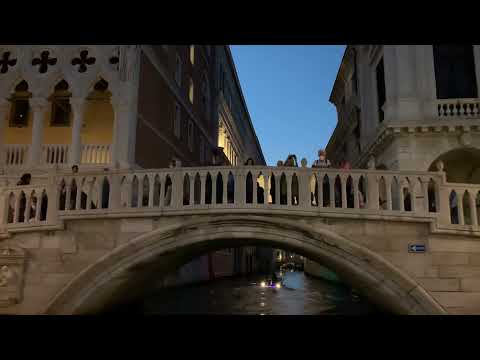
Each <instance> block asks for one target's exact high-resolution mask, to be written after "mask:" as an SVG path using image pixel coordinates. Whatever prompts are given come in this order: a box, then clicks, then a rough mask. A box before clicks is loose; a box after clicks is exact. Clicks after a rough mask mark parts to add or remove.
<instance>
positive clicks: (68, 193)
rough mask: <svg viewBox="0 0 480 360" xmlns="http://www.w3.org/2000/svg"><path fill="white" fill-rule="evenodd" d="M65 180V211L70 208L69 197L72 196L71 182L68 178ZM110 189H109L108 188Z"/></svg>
mask: <svg viewBox="0 0 480 360" xmlns="http://www.w3.org/2000/svg"><path fill="white" fill-rule="evenodd" d="M64 180H65V211H68V210H70V201H71V200H70V199H71V197H72V182H71V181H69V179H64ZM110 191H111V190H110Z"/></svg>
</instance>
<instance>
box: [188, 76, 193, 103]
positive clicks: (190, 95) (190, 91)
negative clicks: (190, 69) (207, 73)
mask: <svg viewBox="0 0 480 360" xmlns="http://www.w3.org/2000/svg"><path fill="white" fill-rule="evenodd" d="M188 100H190V102H191V103H192V104H193V80H192V79H190V84H189V85H188Z"/></svg>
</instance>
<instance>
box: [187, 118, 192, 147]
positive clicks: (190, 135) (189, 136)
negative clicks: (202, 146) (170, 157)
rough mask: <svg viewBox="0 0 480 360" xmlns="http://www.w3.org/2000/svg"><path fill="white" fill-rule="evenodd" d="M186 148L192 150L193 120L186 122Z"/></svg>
mask: <svg viewBox="0 0 480 360" xmlns="http://www.w3.org/2000/svg"><path fill="white" fill-rule="evenodd" d="M188 148H189V149H190V151H193V122H192V121H191V120H190V121H189V122H188Z"/></svg>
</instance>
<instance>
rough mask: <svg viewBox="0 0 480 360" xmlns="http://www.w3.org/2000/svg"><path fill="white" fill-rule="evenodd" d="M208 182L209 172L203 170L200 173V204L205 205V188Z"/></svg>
mask: <svg viewBox="0 0 480 360" xmlns="http://www.w3.org/2000/svg"><path fill="white" fill-rule="evenodd" d="M206 182H207V174H206V173H205V172H202V173H201V174H200V205H205V189H206Z"/></svg>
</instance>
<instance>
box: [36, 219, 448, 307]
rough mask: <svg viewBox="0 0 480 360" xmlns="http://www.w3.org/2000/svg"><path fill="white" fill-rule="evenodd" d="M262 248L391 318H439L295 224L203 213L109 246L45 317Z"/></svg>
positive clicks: (375, 258)
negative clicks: (211, 257) (211, 259)
mask: <svg viewBox="0 0 480 360" xmlns="http://www.w3.org/2000/svg"><path fill="white" fill-rule="evenodd" d="M244 245H266V246H270V247H274V248H283V249H287V250H291V251H294V252H296V253H298V254H300V255H303V256H305V257H308V258H309V259H311V260H313V261H316V262H319V263H322V264H323V265H324V266H327V267H329V268H330V269H332V270H334V271H335V272H336V273H337V274H338V275H339V276H340V277H341V278H342V279H343V280H344V281H345V282H346V283H347V284H349V285H351V286H353V287H355V289H357V290H358V291H359V292H360V293H361V294H363V296H365V297H366V298H368V299H369V300H370V301H371V302H373V303H375V304H377V305H379V306H381V307H382V308H384V309H386V310H387V311H390V312H393V313H397V314H442V313H445V311H444V310H443V308H442V307H441V306H440V305H439V304H438V303H437V302H436V301H435V300H434V299H433V298H432V297H431V296H430V295H429V294H428V293H427V292H426V291H425V290H424V289H423V288H421V287H420V286H419V285H418V284H417V283H416V282H415V281H414V280H413V279H411V278H410V277H409V276H408V275H406V274H405V273H404V272H403V271H401V270H399V269H398V268H396V267H395V266H393V265H392V264H390V263H389V262H388V261H386V260H385V259H383V258H382V257H381V256H380V255H378V254H375V253H373V252H372V251H370V250H369V249H367V248H365V247H363V246H360V245H357V244H355V243H354V242H353V241H351V240H348V239H346V238H344V237H342V236H339V235H338V234H335V233H333V232H331V231H329V230H326V229H322V228H320V229H319V228H313V227H312V226H310V225H306V224H303V223H301V222H299V221H293V220H288V219H284V218H272V217H264V216H252V215H225V216H216V217H211V216H205V217H199V218H198V219H195V220H191V221H189V222H183V223H179V224H178V225H175V226H170V227H167V228H162V229H157V230H154V231H152V232H150V233H147V234H144V235H142V236H139V237H137V238H135V239H133V240H131V241H129V242H128V243H127V244H125V245H122V246H121V247H119V248H117V249H115V250H114V251H112V252H111V253H109V254H107V255H106V256H104V257H103V258H102V259H100V260H99V261H98V262H96V263H95V264H92V265H91V266H89V267H88V268H87V269H85V270H84V271H82V272H81V273H80V274H79V275H77V276H76V277H75V278H74V279H73V280H72V281H71V282H70V283H69V284H67V286H66V287H65V288H64V289H63V290H62V291H61V292H60V293H59V294H58V295H57V296H56V297H55V298H54V299H53V300H52V301H51V303H50V304H49V305H48V307H47V309H46V310H45V313H46V314H86V313H96V312H100V311H104V310H107V309H109V308H110V307H112V306H115V305H117V304H118V303H119V302H120V301H121V302H123V301H125V302H127V301H131V300H134V299H135V298H137V297H140V296H142V295H144V294H145V291H146V290H145V289H148V288H149V285H151V284H152V283H153V282H154V281H155V279H158V278H159V277H160V276H159V274H166V273H167V272H168V271H171V270H173V269H175V268H177V267H179V266H181V265H182V264H185V263H186V262H188V261H189V260H190V259H192V258H194V257H196V256H198V255H201V254H204V253H206V252H210V251H214V250H219V249H222V248H229V247H236V246H244Z"/></svg>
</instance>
